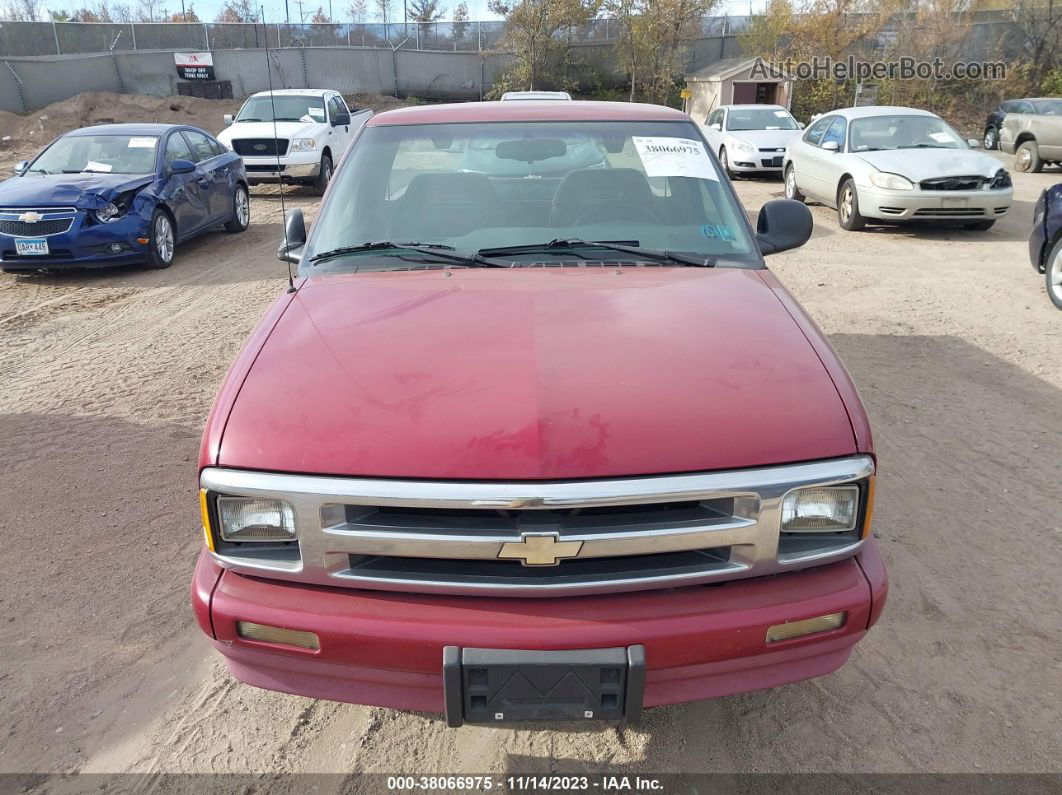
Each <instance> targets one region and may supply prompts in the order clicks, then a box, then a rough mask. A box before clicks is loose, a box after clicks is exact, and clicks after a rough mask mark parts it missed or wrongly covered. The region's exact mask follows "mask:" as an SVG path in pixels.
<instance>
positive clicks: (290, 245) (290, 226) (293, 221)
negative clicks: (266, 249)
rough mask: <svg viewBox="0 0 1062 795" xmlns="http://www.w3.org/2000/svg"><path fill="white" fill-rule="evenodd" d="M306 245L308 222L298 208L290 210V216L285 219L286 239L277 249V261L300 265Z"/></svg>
mask: <svg viewBox="0 0 1062 795" xmlns="http://www.w3.org/2000/svg"><path fill="white" fill-rule="evenodd" d="M305 245H306V220H305V219H304V218H303V217H302V210H301V209H299V208H298V207H296V208H295V209H294V210H288V216H287V218H285V219H284V239H283V240H281V241H280V247H279V248H277V259H278V260H280V261H281V262H291V263H293V264H295V265H298V264H299V263H300V262H302V249H303V247H304V246H305Z"/></svg>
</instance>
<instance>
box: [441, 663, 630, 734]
mask: <svg viewBox="0 0 1062 795" xmlns="http://www.w3.org/2000/svg"><path fill="white" fill-rule="evenodd" d="M644 690H645V647H644V646H641V645H636V646H628V647H622V646H619V647H614V648H608V649H572V650H562V651H525V650H518V649H476V648H467V649H463V648H459V647H457V646H446V647H444V648H443V691H444V697H445V702H446V722H447V724H448V725H450V726H453V727H457V726H461V725H463V724H465V723H478V724H488V723H489V724H499V723H518V722H527V721H539V722H541V721H553V722H555V721H585V720H610V721H625V722H627V723H636V722H637V720H638V717H639V716H640V714H641V710H642V695H643V693H644Z"/></svg>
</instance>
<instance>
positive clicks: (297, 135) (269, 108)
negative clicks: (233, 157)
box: [218, 88, 372, 193]
mask: <svg viewBox="0 0 1062 795" xmlns="http://www.w3.org/2000/svg"><path fill="white" fill-rule="evenodd" d="M371 116H372V110H370V109H368V108H366V109H364V110H357V111H354V112H351V110H350V108H348V107H347V103H346V102H344V100H343V97H342V96H341V95H340V93H339V92H338V91H329V90H327V89H317V88H306V89H283V90H280V91H273V92H272V93H270V92H269V91H261V92H259V93H257V94H254V95H252V96H251V97H249V98H248V99H247V101H246V102H244V103H243V107H242V108H240V112H239V113H237V114H236V117H235V118H233V117H232V116H228V115H226V116H225V124H226V125H228V126H227V127H226V128H225V129H224V130H222V131H221V132H220V133H218V140H219V141H221V143H223V144H224V145H225V146H227V147H228V148H229V149H231V150H232V151H233V152H235V153H236V154H238V155H239V156H240V157H241V158H242V159H243V164H244V166H245V167H246V169H247V181H248V183H249V184H251V185H257V184H258V183H260V182H279V181H280V180H281V178H283V180H284V182H286V183H302V184H309V185H313V186H314V188H315V189H316V191H317V192H318V193H324V189H325V187H327V185H328V181H329V180H330V179H331V178H332V169H333V168H334V166H335V164H336V163H337V162H339V158H340V157H342V155H343V153H344V152H345V151H346V150H347V147H348V146H349V145H350V142H351V141H352V140H353V139H354V136H355V134H356V133H357V132H358V130H360V129H361V127H362V126H363V125H364V124H365V122H366V121H368V120H369V117H371Z"/></svg>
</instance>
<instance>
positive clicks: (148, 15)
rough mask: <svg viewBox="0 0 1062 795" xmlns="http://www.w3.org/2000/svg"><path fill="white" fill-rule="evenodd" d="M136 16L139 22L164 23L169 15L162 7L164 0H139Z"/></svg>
mask: <svg viewBox="0 0 1062 795" xmlns="http://www.w3.org/2000/svg"><path fill="white" fill-rule="evenodd" d="M135 16H136V21H137V22H162V21H163V20H165V19H166V18H167V17H168V16H169V14H168V13H167V11H166V9H165V8H164V7H163V6H162V0H139V3H138V4H137V7H136V15H135Z"/></svg>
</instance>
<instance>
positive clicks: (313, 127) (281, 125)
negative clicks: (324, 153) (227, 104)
mask: <svg viewBox="0 0 1062 795" xmlns="http://www.w3.org/2000/svg"><path fill="white" fill-rule="evenodd" d="M322 125H324V119H322V120H321V121H319V122H305V121H278V122H277V123H276V129H275V130H274V128H273V122H271V121H241V122H235V123H233V124H230V125H229V126H228V127H226V128H225V129H224V130H222V131H221V132H220V133H218V140H219V141H221V142H222V143H223V144H225V145H226V146H228V145H230V144H231V143H232V140H233V139H234V138H274V137H276V138H287V139H289V140H290V139H292V138H313V137H314V134H315V133H316V132H317V131H318V130H320V129H321V127H322Z"/></svg>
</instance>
